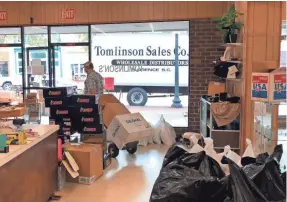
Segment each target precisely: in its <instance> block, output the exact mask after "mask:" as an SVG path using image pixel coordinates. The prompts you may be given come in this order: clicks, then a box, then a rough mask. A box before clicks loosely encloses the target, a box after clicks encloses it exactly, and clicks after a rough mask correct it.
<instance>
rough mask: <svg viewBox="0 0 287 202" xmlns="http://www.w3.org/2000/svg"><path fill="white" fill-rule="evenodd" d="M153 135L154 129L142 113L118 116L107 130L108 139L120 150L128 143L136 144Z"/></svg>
mask: <svg viewBox="0 0 287 202" xmlns="http://www.w3.org/2000/svg"><path fill="white" fill-rule="evenodd" d="M151 135H152V128H151V126H150V125H149V124H148V122H147V121H146V120H145V119H144V118H143V116H142V115H141V114H140V113H132V114H125V115H118V116H116V117H115V118H114V119H113V120H112V122H111V124H110V125H109V127H108V129H107V137H108V138H111V139H112V141H113V142H114V143H115V144H116V146H117V147H118V148H119V149H122V148H123V147H124V146H125V145H126V144H127V143H131V142H136V141H139V140H141V139H144V138H145V137H149V136H151Z"/></svg>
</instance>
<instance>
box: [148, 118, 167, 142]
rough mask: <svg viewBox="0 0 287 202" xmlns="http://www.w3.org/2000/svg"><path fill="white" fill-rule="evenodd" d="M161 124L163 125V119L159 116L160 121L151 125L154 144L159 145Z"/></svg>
mask: <svg viewBox="0 0 287 202" xmlns="http://www.w3.org/2000/svg"><path fill="white" fill-rule="evenodd" d="M163 124H164V118H163V116H162V115H161V117H160V120H159V121H158V122H157V123H156V124H155V125H151V126H152V127H153V142H154V143H155V144H161V137H160V133H161V130H162V126H163Z"/></svg>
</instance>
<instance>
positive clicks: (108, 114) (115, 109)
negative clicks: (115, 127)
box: [102, 103, 130, 127]
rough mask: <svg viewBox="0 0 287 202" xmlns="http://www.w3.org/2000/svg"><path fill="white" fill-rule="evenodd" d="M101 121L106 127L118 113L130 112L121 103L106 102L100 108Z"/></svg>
mask: <svg viewBox="0 0 287 202" xmlns="http://www.w3.org/2000/svg"><path fill="white" fill-rule="evenodd" d="M102 114H103V122H104V124H105V126H106V127H108V126H109V125H110V123H111V122H112V120H113V119H114V118H115V117H116V116H118V115H124V114H130V111H129V110H128V109H127V108H126V106H125V105H123V104H122V103H106V104H105V106H104V108H103V109H102Z"/></svg>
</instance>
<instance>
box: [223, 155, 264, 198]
mask: <svg viewBox="0 0 287 202" xmlns="http://www.w3.org/2000/svg"><path fill="white" fill-rule="evenodd" d="M222 163H225V164H226V163H228V165H229V170H230V175H229V190H231V191H232V194H231V195H230V196H228V197H227V198H226V200H225V201H224V202H268V200H267V199H266V198H265V197H264V195H263V194H262V193H261V192H260V190H259V189H258V187H257V186H256V184H255V183H254V182H253V181H252V180H251V179H249V177H248V176H247V175H246V174H245V172H244V171H243V170H242V169H241V168H240V167H239V166H238V165H237V164H236V163H234V162H233V161H232V160H230V159H228V158H226V157H223V159H222ZM228 193H230V191H229V192H228Z"/></svg>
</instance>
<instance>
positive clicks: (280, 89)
mask: <svg viewBox="0 0 287 202" xmlns="http://www.w3.org/2000/svg"><path fill="white" fill-rule="evenodd" d="M269 79H270V93H269V101H270V102H273V103H276V102H279V103H280V102H286V99H287V97H286V68H279V69H276V70H274V71H273V72H271V73H270V78H269Z"/></svg>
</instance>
